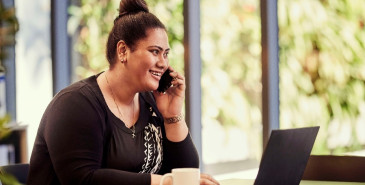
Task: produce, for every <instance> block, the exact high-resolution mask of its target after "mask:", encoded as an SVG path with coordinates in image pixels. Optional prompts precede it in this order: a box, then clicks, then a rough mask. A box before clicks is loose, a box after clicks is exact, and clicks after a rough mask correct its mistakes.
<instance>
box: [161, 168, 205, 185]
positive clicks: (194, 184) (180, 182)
mask: <svg viewBox="0 0 365 185" xmlns="http://www.w3.org/2000/svg"><path fill="white" fill-rule="evenodd" d="M166 178H172V185H199V184H200V170H199V168H174V169H172V171H171V173H167V174H165V175H163V176H162V178H161V181H160V185H163V182H164V180H165V179H166Z"/></svg>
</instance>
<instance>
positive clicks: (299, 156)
mask: <svg viewBox="0 0 365 185" xmlns="http://www.w3.org/2000/svg"><path fill="white" fill-rule="evenodd" d="M318 130H319V127H305V128H294V129H283V130H272V132H271V135H270V138H269V141H268V143H267V145H266V148H265V151H264V153H263V156H262V158H261V162H260V167H259V171H258V174H257V177H256V179H255V183H254V185H299V183H300V181H301V179H302V176H303V173H304V170H305V168H306V165H307V162H308V159H309V156H310V153H311V151H312V148H313V145H314V141H315V140H316V137H317V133H318Z"/></svg>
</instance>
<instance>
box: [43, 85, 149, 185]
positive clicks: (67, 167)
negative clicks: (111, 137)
mask: <svg viewBox="0 0 365 185" xmlns="http://www.w3.org/2000/svg"><path fill="white" fill-rule="evenodd" d="M89 93H90V92H89ZM88 97H89V98H88ZM88 97H87V95H85V94H83V93H80V92H69V93H65V94H63V95H61V96H59V97H58V98H57V99H56V100H55V101H54V102H53V105H51V106H50V107H49V110H48V111H47V112H48V113H47V116H46V118H45V121H46V122H47V123H46V125H45V130H44V131H45V132H44V137H45V141H46V143H47V147H48V151H49V155H50V157H51V161H52V164H53V167H54V170H55V172H56V174H57V178H58V179H59V181H60V182H61V184H65V185H66V184H67V185H68V184H75V185H76V184H91V185H94V184H95V185H96V184H108V185H114V184H115V185H124V184H125V185H130V184H134V185H150V183H151V175H150V174H140V173H131V172H126V171H120V170H115V169H102V168H101V166H102V161H103V159H102V158H103V147H104V146H103V144H104V142H103V141H104V134H105V133H104V130H105V120H103V119H105V118H104V116H103V111H102V110H101V108H100V105H99V104H98V103H97V101H93V100H92V99H90V96H88Z"/></svg>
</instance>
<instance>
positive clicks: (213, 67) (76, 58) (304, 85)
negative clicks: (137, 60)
mask: <svg viewBox="0 0 365 185" xmlns="http://www.w3.org/2000/svg"><path fill="white" fill-rule="evenodd" d="M146 1H147V3H148V5H149V7H150V11H151V12H153V13H155V14H156V16H157V17H159V18H160V19H161V21H162V22H163V23H165V25H166V27H167V29H168V34H169V42H170V46H171V49H172V51H171V52H170V55H169V56H170V58H169V59H170V63H171V65H172V66H173V67H175V68H176V69H177V70H178V71H180V72H184V71H186V68H187V66H186V65H187V62H186V61H184V55H185V54H186V53H185V51H184V48H186V47H184V34H186V33H184V30H185V31H186V25H187V24H186V22H185V24H184V18H186V16H187V15H191V14H189V10H190V9H192V10H190V11H198V12H199V14H198V16H196V17H195V18H196V19H197V20H198V21H197V22H198V23H199V24H197V25H190V27H193V28H195V29H196V30H198V31H199V30H200V34H199V38H198V39H199V41H198V43H200V47H199V46H198V47H199V48H200V52H199V56H198V62H200V63H197V64H196V65H195V64H194V63H193V64H189V66H188V67H189V68H195V67H196V68H197V69H199V71H200V76H199V78H198V79H197V78H196V77H195V78H193V79H192V80H197V81H199V82H200V83H199V86H200V88H201V93H200V94H197V95H195V96H199V97H200V100H201V102H198V105H199V106H200V108H199V109H200V111H201V117H200V122H199V123H194V124H198V125H199V126H198V127H194V129H195V130H194V129H193V131H194V132H193V136H194V139H195V140H196V142H197V143H198V144H197V147H198V151H199V153H200V156H201V161H202V169H203V171H205V172H207V173H211V174H212V175H215V176H217V177H226V176H230V177H231V176H233V177H241V178H242V177H243V175H244V176H245V177H246V178H255V175H256V173H257V167H258V165H259V161H260V158H261V155H262V151H263V148H264V145H263V142H264V141H263V138H265V135H267V134H265V132H264V128H263V125H264V123H263V122H264V121H263V120H264V118H265V116H266V115H265V114H264V113H263V112H264V111H263V108H265V107H266V106H268V102H265V101H263V89H264V87H265V86H264V85H265V84H263V83H262V80H263V76H268V78H269V79H270V78H278V81H279V83H278V84H274V85H276V87H277V90H278V97H277V100H278V107H277V109H278V110H277V112H278V115H277V118H278V121H279V123H278V127H279V128H280V129H285V128H298V127H306V126H321V129H320V132H319V134H318V136H317V140H316V142H315V145H314V148H313V151H312V154H317V155H324V154H326V155H328V154H331V155H365V152H364V151H365V26H364V25H365V11H363V8H364V7H365V1H363V0H277V1H272V2H275V6H272V7H268V10H271V11H274V12H273V15H276V16H277V17H275V16H274V18H275V19H276V20H277V24H276V26H277V28H278V29H277V30H278V32H277V35H276V36H277V38H278V39H277V40H276V43H274V45H277V48H278V49H277V53H276V54H277V58H278V59H277V67H278V73H277V77H275V76H270V75H271V74H266V72H263V62H262V61H263V56H262V51H263V48H264V47H265V45H263V44H262V43H263V42H262V40H261V38H262V34H263V32H265V31H266V30H263V29H262V28H263V25H270V24H272V22H270V20H269V21H265V22H264V23H263V22H262V16H261V14H262V13H263V12H260V11H261V10H260V5H262V3H265V1H264V0H261V1H259V0H200V1H199V2H198V1H196V2H198V3H197V4H198V5H199V6H194V7H190V6H188V7H189V8H187V6H185V10H184V3H185V4H186V3H187V2H188V1H187V0H146ZM260 3H261V4H260ZM192 4H194V3H192ZM265 4H269V5H270V3H265ZM118 7H119V0H69V1H66V2H60V1H57V2H56V1H50V0H34V1H29V0H1V13H0V15H1V20H0V25H1V40H0V41H1V62H0V66H1V68H0V71H1V72H0V118H1V119H0V120H1V123H2V124H1V125H0V126H2V125H3V124H5V123H9V124H10V125H12V127H13V130H15V131H20V134H19V137H20V138H21V139H20V141H19V143H20V144H14V143H11V142H12V141H13V140H14V139H13V140H11V139H6V138H0V140H2V141H1V142H0V163H1V164H0V165H4V164H7V163H15V162H27V161H29V157H30V153H31V150H32V146H33V142H34V138H35V135H36V132H37V128H38V124H39V122H40V119H41V117H42V114H43V111H44V110H45V108H46V106H47V105H48V103H49V102H50V100H51V99H52V97H53V96H54V95H55V94H56V93H57V92H58V91H59V90H61V89H62V88H64V87H66V86H67V85H69V84H71V83H73V82H75V81H78V80H80V79H83V78H86V77H88V76H90V75H93V74H96V73H99V72H101V71H103V70H105V69H106V67H107V62H106V59H105V54H104V53H105V43H106V38H107V34H108V32H109V30H110V29H111V27H112V25H113V20H114V18H115V17H116V16H117V13H118V11H117V9H118ZM184 11H185V13H184ZM184 15H185V16H184ZM185 21H186V20H185ZM184 26H185V29H184ZM265 28H267V27H266V26H265ZM274 28H275V25H274ZM270 33H272V32H269V36H270ZM274 34H275V32H274ZM12 35H13V36H12ZM274 36H275V35H274ZM185 37H186V35H185ZM185 44H186V43H185ZM3 54H4V56H3ZM5 54H6V55H5ZM274 56H275V55H274ZM185 57H186V56H185ZM269 57H270V56H269ZM185 60H186V59H185ZM269 70H270V69H269ZM186 75H189V74H186ZM274 75H275V74H274ZM195 103H196V102H195ZM187 107H188V106H187ZM9 120H10V121H9ZM196 128H198V130H197V129H196ZM14 133H16V132H14ZM196 133H198V134H196ZM0 136H1V134H0ZM196 138H198V139H196ZM9 140H10V141H9ZM15 140H16V137H15ZM19 150H21V151H19ZM9 153H15V157H12V158H9V157H8V156H9V155H8V154H9ZM19 153H21V154H19ZM19 156H20V157H19ZM18 158H21V159H18Z"/></svg>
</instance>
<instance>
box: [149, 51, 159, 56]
mask: <svg viewBox="0 0 365 185" xmlns="http://www.w3.org/2000/svg"><path fill="white" fill-rule="evenodd" d="M151 53H153V54H154V55H158V53H159V51H158V50H151Z"/></svg>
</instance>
